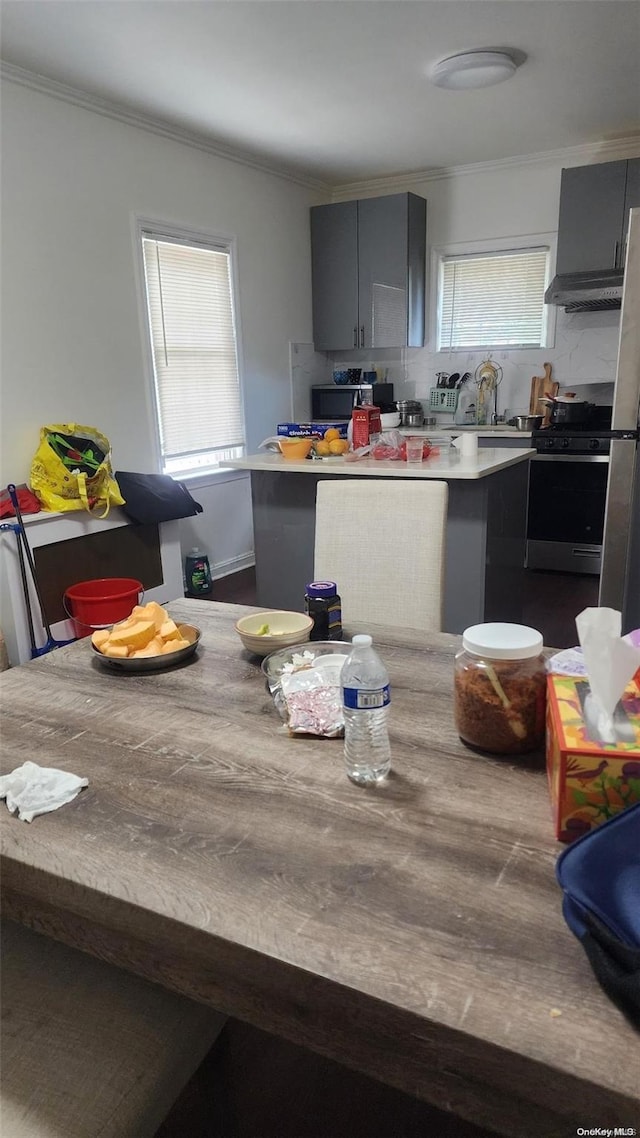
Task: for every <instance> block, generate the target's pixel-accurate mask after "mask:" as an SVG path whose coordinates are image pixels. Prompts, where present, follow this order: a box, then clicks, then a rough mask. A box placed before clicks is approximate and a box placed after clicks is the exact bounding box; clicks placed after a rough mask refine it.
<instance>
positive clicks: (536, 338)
mask: <svg viewBox="0 0 640 1138" xmlns="http://www.w3.org/2000/svg"><path fill="white" fill-rule="evenodd" d="M548 264H549V249H548V248H537V249H513V250H505V251H503V252H494V253H481V254H470V255H460V256H443V257H442V259H441V261H440V278H439V289H438V350H439V351H446V350H447V349H449V348H498V347H511V348H540V347H543V346H544V345H545V339H546V324H547V314H546V306H545V303H544V290H545V285H546V282H547V275H548Z"/></svg>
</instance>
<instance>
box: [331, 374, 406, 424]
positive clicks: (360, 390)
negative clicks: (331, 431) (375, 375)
mask: <svg viewBox="0 0 640 1138" xmlns="http://www.w3.org/2000/svg"><path fill="white" fill-rule="evenodd" d="M393 402H394V399H393V384H392V383H345V384H339V383H323V384H319V385H316V386H314V387H312V388H311V418H312V420H313V422H314V423H315V422H319V423H326V422H327V421H331V420H332V419H350V418H351V412H352V411H353V408H354V407H360V406H361V404H362V403H375V405H376V407H379V406H380V404H382V403H393Z"/></svg>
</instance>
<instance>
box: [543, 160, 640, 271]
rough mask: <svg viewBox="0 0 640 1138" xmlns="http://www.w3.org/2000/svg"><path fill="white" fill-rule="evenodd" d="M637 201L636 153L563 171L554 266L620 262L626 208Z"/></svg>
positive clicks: (639, 166) (590, 267)
mask: <svg viewBox="0 0 640 1138" xmlns="http://www.w3.org/2000/svg"><path fill="white" fill-rule="evenodd" d="M637 205H640V159H637V158H633V159H630V160H629V161H627V160H623V161H620V162H602V163H598V164H596V165H594V166H576V167H575V168H573V169H568V170H563V171H562V183H561V188H560V218H559V223H558V259H557V268H556V272H557V273H558V275H563V274H565V273H580V272H600V271H603V270H606V269H620V268H622V267H623V265H624V252H625V238H626V231H627V227H628V224H629V210H630V209H631V207H632V206H637Z"/></svg>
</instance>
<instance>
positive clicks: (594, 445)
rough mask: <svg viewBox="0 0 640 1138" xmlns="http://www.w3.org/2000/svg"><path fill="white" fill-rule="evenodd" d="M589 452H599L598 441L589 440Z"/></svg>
mask: <svg viewBox="0 0 640 1138" xmlns="http://www.w3.org/2000/svg"><path fill="white" fill-rule="evenodd" d="M589 450H600V439H589Z"/></svg>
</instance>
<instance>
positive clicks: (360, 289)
mask: <svg viewBox="0 0 640 1138" xmlns="http://www.w3.org/2000/svg"><path fill="white" fill-rule="evenodd" d="M426 204H427V203H426V201H425V200H424V198H421V197H418V195H417V194H390V195H388V196H386V197H379V198H364V199H362V200H361V201H353V202H338V203H336V204H335V205H327V206H314V207H313V208H312V210H311V260H312V283H313V338H314V344H315V347H316V348H317V349H319V350H321V351H329V350H340V349H342V350H344V349H348V348H354V347H365V348H401V347H407V346H410V347H422V346H423V344H424V305H425V289H424V286H425V274H426ZM354 333H355V338H354Z"/></svg>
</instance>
